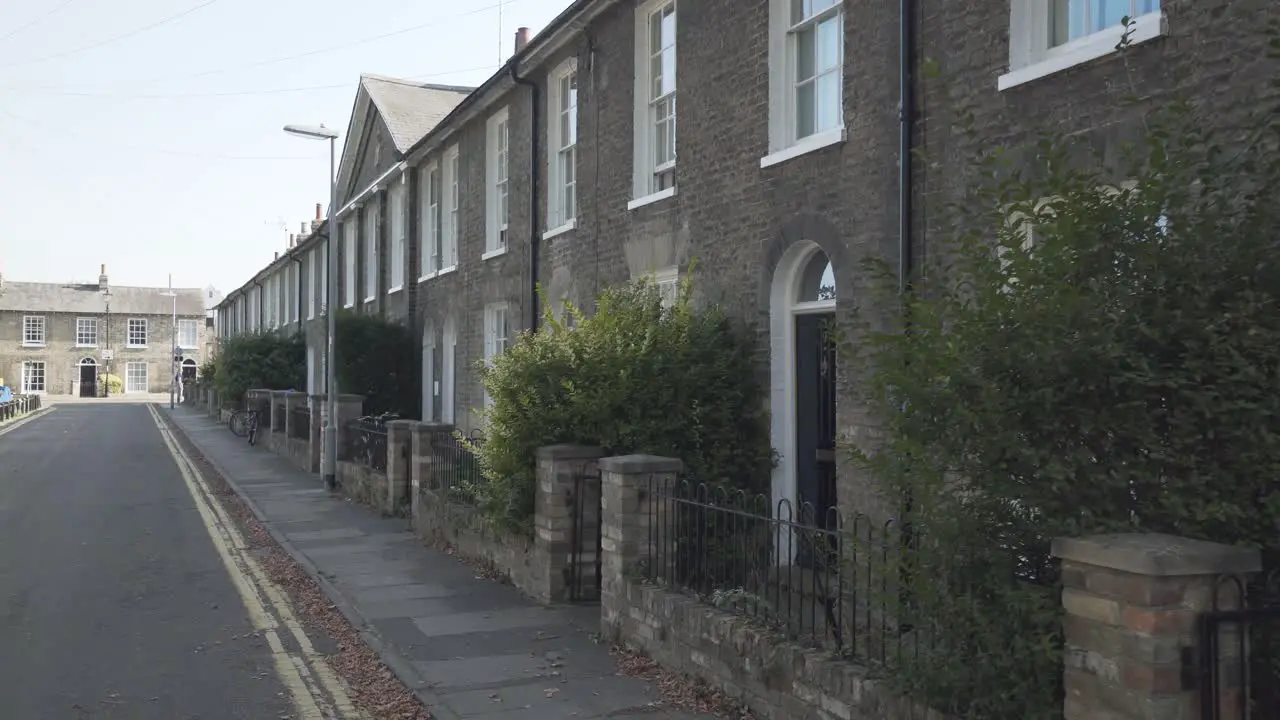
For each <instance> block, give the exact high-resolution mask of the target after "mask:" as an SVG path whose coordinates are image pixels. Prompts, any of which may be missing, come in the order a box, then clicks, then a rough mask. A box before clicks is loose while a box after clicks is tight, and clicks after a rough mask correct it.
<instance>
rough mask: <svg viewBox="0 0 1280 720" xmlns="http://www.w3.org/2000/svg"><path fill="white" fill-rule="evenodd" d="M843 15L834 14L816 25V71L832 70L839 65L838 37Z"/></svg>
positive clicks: (839, 36)
mask: <svg viewBox="0 0 1280 720" xmlns="http://www.w3.org/2000/svg"><path fill="white" fill-rule="evenodd" d="M843 19H844V18H843V16H841V15H836V16H835V17H833V18H831V19H830V20H824V21H823V22H822V24H821V25H819V26H818V47H817V53H818V68H817V69H818V72H822V71H823V70H832V69H835V68H836V67H839V65H840V38H841V32H840V30H841V29H842V28H841V26H842V25H843V22H842V21H843Z"/></svg>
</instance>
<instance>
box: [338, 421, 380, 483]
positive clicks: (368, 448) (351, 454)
mask: <svg viewBox="0 0 1280 720" xmlns="http://www.w3.org/2000/svg"><path fill="white" fill-rule="evenodd" d="M342 436H343V437H342V447H341V450H342V458H341V459H343V460H346V461H348V462H354V463H358V464H360V465H364V466H366V467H368V468H370V469H372V470H376V471H378V472H386V471H387V424H386V423H385V422H383V421H381V420H377V419H374V418H358V419H356V420H352V421H351V422H349V423H347V426H346V427H345V428H343V432H342Z"/></svg>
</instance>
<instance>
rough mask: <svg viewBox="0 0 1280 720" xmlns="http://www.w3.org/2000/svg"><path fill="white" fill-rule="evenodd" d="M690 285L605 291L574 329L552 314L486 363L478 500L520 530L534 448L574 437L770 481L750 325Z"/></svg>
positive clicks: (716, 477)
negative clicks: (702, 300)
mask: <svg viewBox="0 0 1280 720" xmlns="http://www.w3.org/2000/svg"><path fill="white" fill-rule="evenodd" d="M689 289H690V288H689V285H688V284H687V283H686V284H685V286H684V287H683V288H682V290H681V293H680V297H679V300H678V301H677V303H676V304H675V307H673V308H671V309H663V307H662V302H661V299H660V297H659V294H658V291H657V288H656V287H655V286H654V285H653V284H652V283H649V282H647V281H640V282H637V283H633V284H631V285H628V286H623V287H617V288H610V289H607V290H605V291H604V292H603V293H602V294H601V295H600V298H599V304H598V308H597V310H596V312H595V313H594V314H592V315H590V316H588V315H586V314H585V313H583V312H581V311H580V310H579V309H578V308H575V307H572V306H570V307H568V308H567V312H568V316H569V317H570V318H572V321H573V323H574V327H573V328H572V329H570V328H568V327H566V326H565V324H563V323H561V322H560V321H559V320H557V319H556V317H555V316H554V315H552V314H551V313H550V312H548V313H547V315H546V323H545V328H544V330H543V331H541V332H538V333H532V334H531V333H524V334H521V335H520V336H519V337H518V338H517V339H516V341H515V342H514V343H513V344H512V345H511V346H510V347H509V348H508V349H507V351H506V352H505V353H504V354H503V355H502V356H500V357H499V358H497V359H496V360H495V361H494V363H493V366H492V367H490V368H486V369H484V371H483V378H484V385H485V388H486V389H487V391H488V393H489V395H490V396H491V397H492V398H493V405H492V407H491V408H489V409H488V410H486V411H485V412H484V415H485V418H486V420H487V423H488V425H487V434H486V439H485V442H484V444H483V445H481V446H480V447H479V448H478V452H479V455H480V461H481V466H482V468H483V470H484V474H485V478H486V482H485V484H484V485H483V486H482V487H481V488H479V494H480V500H481V504H482V507H483V508H484V509H485V510H486V511H487V512H488V513H489V514H490V515H491V516H492V517H494V518H495V519H497V520H498V521H499V522H501V523H503V524H506V525H507V526H509V527H513V528H518V529H524V530H527V529H528V528H529V526H530V523H531V521H532V517H533V503H534V487H535V477H534V475H535V468H534V454H535V452H536V450H537V448H539V447H540V446H543V445H553V444H556V443H579V444H584V445H594V446H599V447H601V448H603V449H604V451H605V452H606V453H607V454H626V453H654V454H658V455H666V456H673V457H678V458H681V459H682V460H684V461H685V463H686V465H687V467H688V468H689V469H690V471H691V472H692V473H693V474H695V475H696V476H697V477H698V478H699V479H700V480H704V481H706V482H710V483H722V484H727V485H732V486H736V487H742V488H747V489H754V490H761V489H764V488H767V486H768V481H769V472H770V468H771V463H772V448H771V447H770V445H769V428H768V421H767V415H766V412H765V405H764V395H763V389H762V387H761V386H760V384H759V382H758V380H757V379H758V375H757V373H756V368H755V366H754V362H753V354H754V347H753V343H752V338H751V336H750V335H748V334H747V332H746V329H745V328H743V327H740V326H739V325H737V324H735V323H733V322H731V321H730V320H729V319H728V318H726V316H725V315H724V314H723V313H722V312H720V311H719V310H718V309H715V308H712V309H708V310H703V311H695V310H694V309H693V307H692V305H691V303H690V300H689Z"/></svg>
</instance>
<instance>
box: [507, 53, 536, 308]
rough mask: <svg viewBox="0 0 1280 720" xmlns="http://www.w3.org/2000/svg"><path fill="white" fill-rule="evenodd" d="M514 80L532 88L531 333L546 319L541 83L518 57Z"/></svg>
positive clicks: (530, 116) (530, 157)
mask: <svg viewBox="0 0 1280 720" xmlns="http://www.w3.org/2000/svg"><path fill="white" fill-rule="evenodd" d="M511 80H512V81H514V82H515V84H517V85H524V86H525V87H527V88H529V96H530V111H529V128H530V132H529V136H530V138H531V139H530V141H529V186H530V187H529V330H530V332H537V331H538V325H539V323H540V322H541V320H542V312H541V311H540V310H539V309H538V304H539V303H538V269H539V267H540V266H541V264H542V260H541V255H542V233H540V232H538V208H539V206H540V205H541V200H540V198H539V196H538V188H539V187H541V185H542V181H541V178H540V177H539V175H540V173H539V170H541V166H540V163H539V162H538V159H539V158H540V157H541V152H542V147H541V143H540V138H539V136H538V105H539V102H538V101H539V98H540V96H541V93H540V91H539V88H538V83H536V82H534V81H532V80H530V79H528V78H525V77H521V76H520V62H519V59H518V58H513V59H512V60H511Z"/></svg>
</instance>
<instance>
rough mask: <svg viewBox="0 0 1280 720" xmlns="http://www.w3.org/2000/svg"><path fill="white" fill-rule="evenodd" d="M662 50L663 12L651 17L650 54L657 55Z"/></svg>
mask: <svg viewBox="0 0 1280 720" xmlns="http://www.w3.org/2000/svg"><path fill="white" fill-rule="evenodd" d="M661 50H662V11H661V10H659V11H658V12H655V13H653V14H652V15H650V16H649V54H650V55H657V54H658V52H659V51H661Z"/></svg>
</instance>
